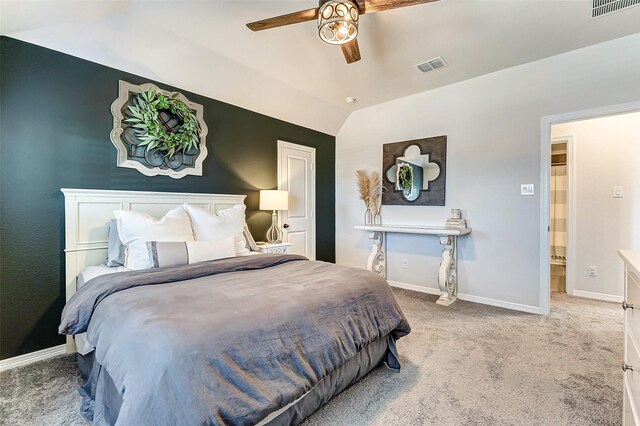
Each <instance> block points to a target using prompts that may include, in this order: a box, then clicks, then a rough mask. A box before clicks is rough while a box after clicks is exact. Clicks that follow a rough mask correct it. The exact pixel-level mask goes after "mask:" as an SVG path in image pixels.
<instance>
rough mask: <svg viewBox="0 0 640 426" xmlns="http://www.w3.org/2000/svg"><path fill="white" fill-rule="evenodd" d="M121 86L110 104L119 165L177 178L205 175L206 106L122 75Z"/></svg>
mask: <svg viewBox="0 0 640 426" xmlns="http://www.w3.org/2000/svg"><path fill="white" fill-rule="evenodd" d="M118 86H119V96H118V98H117V99H116V100H115V101H113V103H112V104H111V113H112V115H113V129H112V130H111V134H110V136H111V142H112V143H113V145H114V146H115V147H116V149H117V150H118V157H117V165H118V167H128V168H133V169H136V170H138V171H139V172H140V173H142V174H144V175H147V176H156V175H164V176H170V177H172V178H174V179H179V178H182V177H184V176H187V175H196V176H202V162H203V161H204V159H205V158H206V157H207V146H206V138H207V133H208V127H207V124H206V123H205V122H204V118H203V114H204V110H203V107H202V105H200V104H197V103H195V102H191V101H189V100H188V99H187V98H186V97H185V96H184V95H183V94H182V93H179V92H169V91H166V90H162V89H160V88H159V87H157V86H156V85H154V84H151V83H145V84H141V85H135V84H131V83H127V82H126V81H122V80H120V82H119V85H118Z"/></svg>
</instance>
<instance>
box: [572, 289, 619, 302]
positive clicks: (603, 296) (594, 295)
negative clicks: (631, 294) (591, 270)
mask: <svg viewBox="0 0 640 426" xmlns="http://www.w3.org/2000/svg"><path fill="white" fill-rule="evenodd" d="M573 295H574V296H578V297H586V298H587V299H596V300H604V301H605V302H618V303H622V301H623V300H624V297H622V296H615V295H613V294H604V293H592V292H590V291H582V290H573Z"/></svg>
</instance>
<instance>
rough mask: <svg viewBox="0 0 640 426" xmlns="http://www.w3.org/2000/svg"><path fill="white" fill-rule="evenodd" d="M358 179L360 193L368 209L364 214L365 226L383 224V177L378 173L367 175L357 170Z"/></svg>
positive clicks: (373, 172)
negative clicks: (381, 213)
mask: <svg viewBox="0 0 640 426" xmlns="http://www.w3.org/2000/svg"><path fill="white" fill-rule="evenodd" d="M356 177H357V178H358V192H359V193H360V199H361V200H362V201H364V205H365V207H366V208H367V210H366V212H365V214H364V223H365V225H373V224H378V225H379V224H380V223H382V217H381V216H380V210H381V208H382V191H383V187H382V176H380V173H378V172H377V171H375V170H374V171H372V172H371V174H367V172H366V171H365V170H356Z"/></svg>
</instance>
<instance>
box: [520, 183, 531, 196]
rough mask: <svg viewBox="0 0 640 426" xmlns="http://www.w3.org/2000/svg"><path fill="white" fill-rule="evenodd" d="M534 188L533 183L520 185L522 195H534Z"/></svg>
mask: <svg viewBox="0 0 640 426" xmlns="http://www.w3.org/2000/svg"><path fill="white" fill-rule="evenodd" d="M534 194H535V191H534V186H533V184H532V183H527V184H524V185H520V195H534Z"/></svg>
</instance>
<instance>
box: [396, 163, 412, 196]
mask: <svg viewBox="0 0 640 426" xmlns="http://www.w3.org/2000/svg"><path fill="white" fill-rule="evenodd" d="M398 180H399V181H400V182H399V183H400V188H401V189H404V190H405V191H409V190H410V189H411V187H412V186H413V167H411V166H410V165H409V164H407V163H401V164H400V167H399V168H398Z"/></svg>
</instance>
